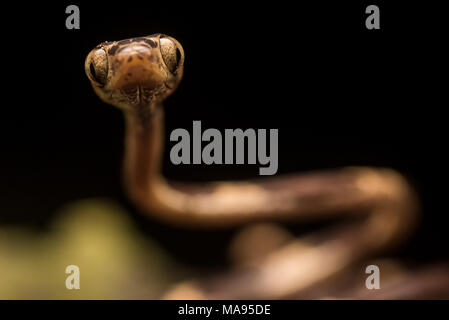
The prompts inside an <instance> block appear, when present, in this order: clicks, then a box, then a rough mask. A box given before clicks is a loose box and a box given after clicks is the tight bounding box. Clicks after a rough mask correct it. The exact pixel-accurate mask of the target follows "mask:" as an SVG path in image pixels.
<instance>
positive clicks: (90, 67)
mask: <svg viewBox="0 0 449 320" xmlns="http://www.w3.org/2000/svg"><path fill="white" fill-rule="evenodd" d="M89 69H90V73H91V74H92V77H93V78H94V79H95V81H97V82H100V81H98V78H97V74H96V72H95V67H94V64H93V63H92V62H91V63H90V66H89Z"/></svg>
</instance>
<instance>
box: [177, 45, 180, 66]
mask: <svg viewBox="0 0 449 320" xmlns="http://www.w3.org/2000/svg"><path fill="white" fill-rule="evenodd" d="M180 60H181V51H179V49H178V48H176V66H178V65H179V61H180Z"/></svg>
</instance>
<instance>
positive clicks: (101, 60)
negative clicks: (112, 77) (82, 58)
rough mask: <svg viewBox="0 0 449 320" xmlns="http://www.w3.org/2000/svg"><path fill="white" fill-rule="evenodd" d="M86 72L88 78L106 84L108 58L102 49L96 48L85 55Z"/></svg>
mask: <svg viewBox="0 0 449 320" xmlns="http://www.w3.org/2000/svg"><path fill="white" fill-rule="evenodd" d="M86 72H87V73H88V75H90V78H91V79H92V80H93V81H95V82H97V83H99V84H101V85H104V84H106V79H107V77H108V59H107V56H106V52H105V51H104V50H103V49H97V50H95V51H93V52H91V54H90V55H89V56H88V57H87V60H86Z"/></svg>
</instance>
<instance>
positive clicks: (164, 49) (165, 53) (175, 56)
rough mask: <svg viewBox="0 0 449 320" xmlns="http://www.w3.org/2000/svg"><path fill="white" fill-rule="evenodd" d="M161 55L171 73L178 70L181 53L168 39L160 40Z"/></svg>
mask: <svg viewBox="0 0 449 320" xmlns="http://www.w3.org/2000/svg"><path fill="white" fill-rule="evenodd" d="M160 43H161V54H162V58H163V59H164V62H165V65H166V66H167V68H168V70H169V71H170V72H171V73H175V71H176V69H178V67H179V64H180V62H181V58H182V51H181V50H180V48H179V46H178V45H177V44H176V43H175V42H174V41H173V40H171V39H169V38H161V39H160Z"/></svg>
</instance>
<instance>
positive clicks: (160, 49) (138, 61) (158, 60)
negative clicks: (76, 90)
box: [85, 34, 184, 110]
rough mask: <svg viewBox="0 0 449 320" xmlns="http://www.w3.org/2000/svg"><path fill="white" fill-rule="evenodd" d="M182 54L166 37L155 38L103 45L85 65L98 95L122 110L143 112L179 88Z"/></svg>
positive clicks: (182, 51)
mask: <svg viewBox="0 0 449 320" xmlns="http://www.w3.org/2000/svg"><path fill="white" fill-rule="evenodd" d="M183 66H184V50H183V49H182V46H181V45H180V44H179V42H178V41H177V40H176V39H174V38H172V37H169V36H166V35H163V34H156V35H151V36H147V37H138V38H131V39H126V40H121V41H114V42H103V43H101V44H100V45H98V46H97V47H95V49H93V50H92V51H91V52H90V53H89V54H88V56H87V58H86V61H85V71H86V74H87V77H88V78H89V80H90V82H91V84H92V87H93V88H94V90H95V92H96V93H97V95H98V96H99V97H100V98H101V99H102V100H103V101H105V102H107V103H110V104H112V105H114V106H116V107H119V108H121V109H123V110H142V109H145V108H146V109H149V108H151V107H152V106H155V105H157V104H158V103H160V102H162V100H164V99H165V98H166V97H167V96H168V95H170V94H171V93H172V92H173V91H174V90H175V89H176V87H177V85H178V84H179V82H180V80H181V78H182V74H183Z"/></svg>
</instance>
